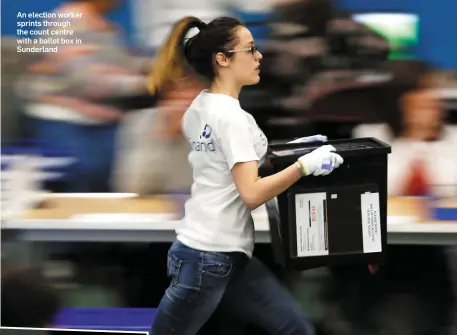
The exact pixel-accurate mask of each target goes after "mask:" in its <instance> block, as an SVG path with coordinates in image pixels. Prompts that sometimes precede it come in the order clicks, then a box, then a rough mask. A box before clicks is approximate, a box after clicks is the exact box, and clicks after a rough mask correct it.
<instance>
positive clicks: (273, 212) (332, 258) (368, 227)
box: [266, 138, 391, 270]
mask: <svg viewBox="0 0 457 335" xmlns="http://www.w3.org/2000/svg"><path fill="white" fill-rule="evenodd" d="M325 144H331V145H333V146H334V147H335V148H336V152H337V153H338V154H340V155H341V156H342V157H343V159H344V163H343V164H342V165H341V166H340V167H339V168H337V169H335V170H334V171H333V172H332V173H331V174H329V175H327V176H306V177H304V178H301V179H300V180H299V181H298V182H297V183H295V184H294V185H293V186H292V187H290V188H289V189H287V190H286V191H285V192H283V193H282V194H280V195H279V196H278V197H277V198H276V199H274V200H272V201H269V202H268V203H267V205H266V207H267V212H268V216H269V222H270V235H271V241H272V247H273V252H274V256H275V260H276V262H277V263H279V264H280V265H282V266H283V267H284V268H285V269H287V270H306V269H310V268H316V267H320V266H333V265H338V266H340V265H345V264H346V265H349V264H364V263H366V264H380V263H382V262H383V260H384V255H385V250H386V246H387V159H388V154H389V153H390V152H391V148H390V146H389V145H387V144H385V143H383V142H381V141H379V140H377V139H375V138H360V139H348V140H335V141H328V142H326V143H322V142H319V143H297V144H277V145H271V146H270V148H269V160H270V162H271V163H272V165H273V171H274V172H275V173H276V172H280V171H281V170H283V169H285V168H286V167H288V166H290V165H291V164H293V163H294V162H295V161H296V160H297V159H298V158H299V157H300V156H302V155H305V154H307V153H309V152H311V151H313V150H314V149H316V148H318V147H320V146H322V145H325Z"/></svg>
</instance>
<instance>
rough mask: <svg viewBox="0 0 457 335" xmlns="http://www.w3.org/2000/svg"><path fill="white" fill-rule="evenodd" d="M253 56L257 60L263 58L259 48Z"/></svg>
mask: <svg viewBox="0 0 457 335" xmlns="http://www.w3.org/2000/svg"><path fill="white" fill-rule="evenodd" d="M255 58H256V59H258V60H260V59H262V58H263V55H262V54H261V53H260V51H259V50H257V52H256V54H255Z"/></svg>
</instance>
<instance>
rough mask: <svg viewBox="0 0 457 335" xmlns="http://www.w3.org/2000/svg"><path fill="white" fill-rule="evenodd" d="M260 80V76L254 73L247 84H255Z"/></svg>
mask: <svg viewBox="0 0 457 335" xmlns="http://www.w3.org/2000/svg"><path fill="white" fill-rule="evenodd" d="M259 82H260V76H259V75H256V76H255V77H254V78H252V80H250V81H249V84H247V85H256V84H258V83H259Z"/></svg>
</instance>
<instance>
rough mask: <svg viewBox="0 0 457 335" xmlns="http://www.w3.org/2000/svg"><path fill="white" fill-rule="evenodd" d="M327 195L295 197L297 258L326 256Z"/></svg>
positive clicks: (314, 194)
mask: <svg viewBox="0 0 457 335" xmlns="http://www.w3.org/2000/svg"><path fill="white" fill-rule="evenodd" d="M326 202H327V194H326V193H325V192H323V193H307V194H296V195H295V222H296V228H297V256H298V257H307V256H324V255H328V254H329V252H328V243H327V222H326V220H327V212H326V211H327V204H326Z"/></svg>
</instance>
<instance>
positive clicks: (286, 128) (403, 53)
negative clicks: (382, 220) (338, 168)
mask: <svg viewBox="0 0 457 335" xmlns="http://www.w3.org/2000/svg"><path fill="white" fill-rule="evenodd" d="M1 6H2V7H1V11H2V14H1V15H2V16H1V29H2V44H1V69H2V70H1V71H2V72H1V84H2V91H1V141H2V143H1V149H2V153H1V158H2V163H1V166H2V177H1V179H2V199H1V201H2V231H1V233H2V306H3V308H2V325H14V326H30V325H32V326H55V327H63V326H65V327H66V328H72V327H73V328H84V327H86V328H93V329H94V328H98V329H115V330H148V327H149V325H150V324H151V323H152V321H153V315H154V308H155V307H156V306H157V305H158V302H159V300H160V298H161V296H162V294H163V292H164V290H165V288H166V286H167V285H168V279H167V277H166V252H167V249H168V247H169V245H170V243H171V241H172V240H173V236H174V235H173V229H174V227H175V224H176V221H177V220H179V218H180V217H182V214H183V204H184V201H185V199H186V197H187V194H188V193H189V188H190V185H191V182H192V173H191V171H190V168H189V166H188V163H187V152H188V143H187V141H186V140H185V139H184V138H183V137H182V134H181V130H180V118H181V116H182V114H183V113H184V111H185V109H186V108H187V106H188V105H189V104H190V102H191V101H192V99H193V98H194V97H195V96H196V95H197V94H198V93H199V92H200V90H201V89H202V88H203V87H204V83H202V82H200V81H199V80H198V79H197V78H188V79H186V80H182V81H178V82H175V83H173V84H172V85H170V86H169V87H166V88H164V89H163V90H162V91H161V92H160V95H155V96H151V95H149V94H148V92H147V91H146V90H145V85H144V82H145V80H146V77H147V74H148V72H150V71H154V68H153V64H154V56H155V53H156V51H157V50H158V48H159V46H160V44H161V43H162V41H163V40H164V38H165V37H166V35H167V34H168V32H169V30H170V28H171V26H172V25H173V23H174V22H175V21H176V20H178V19H180V18H182V17H183V16H186V15H195V16H197V17H199V18H201V19H203V20H205V21H210V20H211V19H212V18H215V17H217V16H220V15H230V16H236V17H238V18H240V19H241V20H242V21H243V22H244V23H245V24H246V25H247V26H248V28H250V29H251V31H252V33H253V35H254V37H255V39H256V44H257V45H258V47H259V50H260V51H261V52H262V54H263V56H264V58H263V60H262V80H261V82H260V84H258V85H256V86H253V87H246V88H245V89H244V90H243V92H242V95H241V97H240V101H241V105H242V107H243V108H244V109H245V110H246V111H248V112H249V113H251V114H252V115H253V116H254V117H255V119H256V121H257V123H258V124H259V126H260V127H261V128H262V129H263V131H264V132H265V134H266V136H267V137H268V139H269V141H270V142H271V143H274V142H284V141H287V140H290V139H293V138H296V137H302V136H308V135H314V134H325V135H327V136H328V137H329V138H330V139H345V138H358V137H376V138H378V139H380V140H382V141H385V142H386V143H389V144H390V145H391V146H392V154H391V155H390V156H389V175H388V192H389V220H388V225H389V227H388V230H389V250H388V260H387V262H386V264H385V265H383V266H381V267H380V268H379V269H378V271H377V272H376V273H374V274H372V273H370V272H369V271H368V270H367V269H366V267H358V266H353V267H344V268H343V267H341V268H339V267H332V268H319V269H314V270H310V271H305V272H301V273H284V272H283V271H282V270H281V269H280V268H279V267H278V266H277V265H276V264H275V262H274V261H273V256H272V254H271V246H270V245H269V243H268V241H263V242H262V241H260V242H259V243H258V245H257V246H256V254H257V256H258V257H259V258H261V259H262V260H263V261H264V262H266V263H267V264H268V266H269V267H270V268H271V269H272V271H274V272H275V274H277V276H278V278H280V280H282V281H283V282H284V283H285V285H287V286H288V287H289V288H290V290H291V291H292V293H293V295H294V297H295V298H296V299H297V301H298V302H299V303H300V304H301V305H302V306H303V308H304V310H305V311H306V313H307V314H308V315H309V316H310V318H311V320H312V321H313V323H315V325H316V327H317V329H318V332H319V334H329V335H330V334H337V335H340V334H367V335H371V334H373V335H375V334H379V335H381V334H391V335H393V334H402V335H408V334H411V335H413V334H414V335H431V334H457V308H456V305H455V298H456V297H457V256H456V255H457V251H456V248H455V245H457V214H456V208H457V2H456V1H455V0H435V1H434V2H432V1H429V0H370V1H368V0H334V1H332V0H243V1H240V0H232V1H229V0H195V1H184V0H168V1H165V0H87V1H80V0H72V1H58V0H41V1H31V0H14V1H13V0H3V1H2V3H1ZM51 11H56V12H74V13H83V15H82V18H73V19H71V18H70V19H64V20H63V19H61V21H60V22H62V21H70V24H71V27H70V28H66V29H72V30H73V31H74V36H75V37H77V38H80V39H81V41H82V43H81V44H78V45H65V46H62V45H60V46H59V49H58V50H59V51H58V52H57V53H20V52H17V47H18V45H19V44H18V43H19V42H18V40H19V39H22V38H23V36H18V35H17V29H18V27H17V22H18V20H19V19H18V18H17V14H18V12H24V13H32V12H37V13H41V12H51ZM38 20H41V21H43V20H44V19H38ZM48 20H49V19H48ZM22 21H28V20H24V19H22ZM30 21H35V19H33V20H32V19H30ZM51 21H54V22H55V25H56V26H57V25H58V23H59V20H57V19H53V20H51ZM54 29H55V30H59V29H63V28H58V27H57V28H54ZM22 30H37V28H34V27H32V28H31V27H24V28H22ZM38 45H40V44H38ZM40 46H46V47H53V46H55V45H54V44H53V43H50V44H48V45H45V44H41V45H40ZM270 172H271V170H270V168H269V167H268V166H265V167H263V168H262V170H261V173H262V174H263V175H267V174H269V173H270ZM255 218H256V225H257V226H258V227H261V226H262V224H265V222H263V221H262V220H264V221H265V220H267V217H266V213H265V209H264V208H260V209H259V211H256V216H255ZM259 230H261V229H260V228H259ZM264 233H265V234H268V232H264ZM25 305H27V306H29V310H27V312H26V313H24V312H23V307H24V306H25ZM6 306H8V307H6ZM211 329H212V328H211V325H208V329H207V330H204V331H203V333H204V332H207V333H208V334H209V333H214V331H213V330H211ZM247 332H248V333H249V334H254V333H256V332H259V334H260V333H261V332H260V331H259V330H249V331H247Z"/></svg>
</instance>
